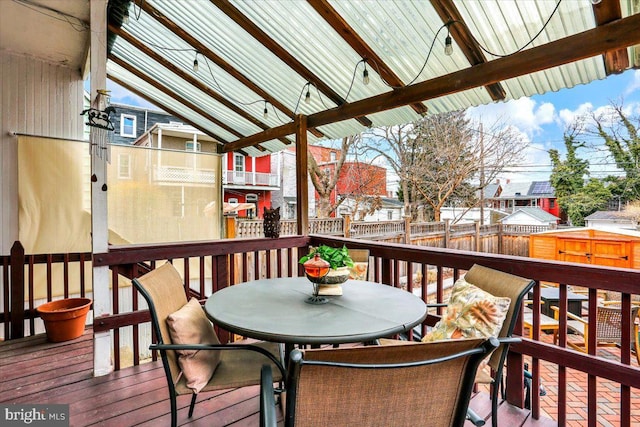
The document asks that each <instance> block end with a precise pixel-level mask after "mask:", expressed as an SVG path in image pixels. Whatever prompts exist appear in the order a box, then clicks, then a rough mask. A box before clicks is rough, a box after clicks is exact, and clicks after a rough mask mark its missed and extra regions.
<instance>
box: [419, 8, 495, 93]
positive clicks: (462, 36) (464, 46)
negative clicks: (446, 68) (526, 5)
mask: <svg viewBox="0 0 640 427" xmlns="http://www.w3.org/2000/svg"><path fill="white" fill-rule="evenodd" d="M431 5H432V6H433V8H434V9H435V11H436V13H437V14H438V15H439V16H440V19H442V22H445V23H447V22H453V24H452V25H450V26H449V33H450V34H451V37H452V38H453V39H454V40H455V41H456V44H457V45H458V47H459V48H460V50H461V51H462V54H463V55H464V56H465V57H466V58H467V61H469V64H471V65H478V64H482V63H485V62H487V58H486V56H484V53H483V52H482V49H480V46H478V43H477V42H476V41H475V39H474V37H473V35H472V34H471V33H470V32H469V28H468V27H467V25H466V24H465V23H464V20H463V19H462V15H461V14H460V11H459V10H458V8H457V7H456V5H455V4H453V2H452V1H451V0H431ZM484 88H485V89H486V90H487V92H489V96H491V99H493V100H494V101H500V100H503V99H504V98H505V97H506V95H507V93H506V92H505V90H504V88H503V87H502V85H501V84H500V83H493V84H490V85H485V87H484Z"/></svg>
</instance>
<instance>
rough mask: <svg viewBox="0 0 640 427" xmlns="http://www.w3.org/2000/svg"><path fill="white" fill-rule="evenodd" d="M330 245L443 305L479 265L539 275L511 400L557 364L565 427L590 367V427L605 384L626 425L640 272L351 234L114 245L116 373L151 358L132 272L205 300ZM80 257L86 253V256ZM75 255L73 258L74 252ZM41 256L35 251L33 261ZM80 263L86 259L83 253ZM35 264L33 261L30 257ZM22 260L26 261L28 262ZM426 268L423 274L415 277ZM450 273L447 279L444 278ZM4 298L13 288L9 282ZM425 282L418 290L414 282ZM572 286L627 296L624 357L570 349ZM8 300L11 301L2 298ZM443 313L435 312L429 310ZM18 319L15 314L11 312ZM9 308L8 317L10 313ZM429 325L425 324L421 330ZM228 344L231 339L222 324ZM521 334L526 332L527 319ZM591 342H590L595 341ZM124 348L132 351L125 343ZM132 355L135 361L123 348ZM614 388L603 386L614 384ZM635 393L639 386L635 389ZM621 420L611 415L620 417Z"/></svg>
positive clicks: (104, 326)
mask: <svg viewBox="0 0 640 427" xmlns="http://www.w3.org/2000/svg"><path fill="white" fill-rule="evenodd" d="M321 243H324V244H330V245H334V246H340V245H346V246H347V247H349V248H363V249H368V250H369V251H370V255H371V258H370V269H369V270H370V274H369V279H370V280H374V281H376V282H379V283H384V284H387V285H390V286H395V287H399V288H404V289H406V290H407V291H410V292H414V293H417V294H419V295H420V296H421V297H422V299H423V300H424V301H426V302H427V303H433V302H443V301H445V295H446V289H447V286H449V285H450V283H451V281H452V280H455V279H457V278H458V277H459V276H461V275H462V274H463V273H464V271H466V270H468V269H469V268H470V267H471V266H472V265H473V264H476V263H477V264H482V265H485V266H487V267H490V268H495V269H497V270H501V271H506V272H509V273H512V274H516V275H519V276H523V277H528V278H531V279H533V280H535V281H536V283H537V285H536V286H535V287H534V290H533V293H532V300H533V304H532V307H534V308H537V309H534V314H533V330H534V332H533V337H532V338H531V339H529V338H523V339H522V342H521V343H519V344H517V345H514V346H513V347H512V350H513V351H511V352H510V355H509V358H508V363H507V375H506V378H507V385H506V390H507V397H508V401H509V402H510V403H511V404H514V405H516V406H520V407H522V405H523V399H524V391H523V375H522V373H523V371H522V368H523V361H524V360H527V362H528V363H529V367H530V370H531V372H532V375H533V384H537V383H538V382H539V381H540V370H541V364H543V363H544V364H553V365H555V366H556V367H557V372H558V380H557V384H549V383H548V379H547V380H546V381H547V384H546V385H547V389H548V390H550V389H553V391H554V393H557V395H556V397H555V399H556V401H557V421H558V424H559V425H565V424H566V422H567V404H568V393H569V391H570V390H569V387H570V385H569V384H567V378H568V375H567V372H568V371H570V370H573V371H578V372H582V373H584V375H585V376H587V377H588V382H589V389H588V392H587V399H588V425H592V426H595V425H597V422H596V420H597V415H598V412H597V398H598V391H599V387H600V386H599V384H600V383H601V382H603V381H607V382H608V384H610V385H611V384H613V386H612V387H614V388H616V389H618V390H619V391H620V392H619V402H620V411H619V420H618V421H619V425H622V426H630V425H631V424H630V420H631V403H630V402H631V395H632V390H633V389H640V369H639V368H637V367H636V366H634V365H632V363H631V354H632V353H631V346H632V342H631V325H632V319H631V318H630V317H631V316H630V313H631V310H630V308H631V295H632V294H638V293H640V271H637V270H629V269H620V268H609V267H598V266H589V265H584V264H575V263H564V262H555V261H543V260H535V259H530V258H524V257H516V256H506V255H495V254H483V253H478V252H469V251H459V250H453V249H443V248H428V247H418V246H413V245H405V244H394V243H381V242H372V241H363V240H359V239H345V238H339V237H327V236H320V235H312V236H306V237H305V236H291V237H283V238H280V239H237V240H230V241H213V242H194V243H184V244H167V245H154V246H135V247H112V248H110V251H109V252H108V253H104V254H96V255H95V256H94V264H95V265H96V266H109V267H110V268H111V270H112V272H113V274H112V284H111V286H112V289H113V295H114V296H115V297H114V299H113V301H114V306H113V314H112V315H109V316H104V317H101V318H98V319H95V320H94V330H95V331H96V332H101V331H112V332H113V339H114V344H113V347H114V363H115V367H116V369H118V368H120V367H121V366H125V365H129V364H139V363H141V361H142V360H143V359H145V358H148V357H153V356H152V355H149V354H148V350H147V349H148V340H149V337H150V336H151V332H150V330H149V329H148V323H147V322H148V312H147V311H146V310H145V307H144V305H143V303H142V301H140V300H139V298H138V295H137V292H135V291H134V290H133V288H131V286H130V284H129V282H128V280H126V278H131V277H135V276H137V275H140V274H142V273H144V272H145V271H147V269H148V268H154V267H155V265H157V263H158V262H164V260H171V262H173V263H174V264H175V265H176V266H177V267H178V268H179V270H180V271H181V273H182V274H183V276H184V278H185V280H186V281H187V282H188V283H189V284H190V289H191V293H192V294H193V295H196V296H198V297H199V298H201V299H204V298H206V296H208V295H209V294H210V293H212V292H215V291H217V290H218V289H220V288H223V287H226V286H231V285H233V284H234V283H238V282H243V281H247V280H252V279H254V278H262V277H295V276H301V271H300V266H299V264H298V263H297V259H298V257H299V253H300V251H306V248H307V246H308V245H318V244H321ZM83 256H84V255H83ZM27 258H28V257H27ZM68 258H69V260H71V259H72V258H73V257H71V256H68ZM44 259H45V260H46V259H50V260H51V262H53V261H54V260H56V262H62V263H64V259H60V260H59V261H58V257H57V256H53V255H51V256H48V257H47V256H45V258H44ZM37 260H40V255H38V256H33V262H32V263H33V264H35V263H36V262H38V261H37ZM78 260H80V258H78ZM2 261H3V277H6V276H7V275H9V274H10V272H11V271H13V270H14V268H15V269H16V270H19V268H18V267H10V266H8V264H9V263H10V262H9V260H8V259H7V258H6V257H5V258H3V259H2ZM30 262H31V261H30ZM24 265H29V263H26V264H24ZM418 273H420V274H418ZM448 277H450V278H451V280H447V278H448ZM7 282H8V280H6V279H3V283H4V284H5V286H3V288H4V294H5V295H6V294H7V293H8V291H7V289H8V288H7V287H6V283H7ZM540 282H550V283H557V284H559V285H558V287H559V290H560V301H559V304H558V305H559V308H560V333H559V345H553V344H548V343H545V342H543V341H542V340H541V334H540V331H539V328H538V325H539V324H540V317H541V316H540V309H539V307H540V304H539V303H540V286H539V283H540ZM418 287H419V288H418ZM569 287H580V288H583V289H586V290H587V292H588V295H589V301H588V307H587V309H588V313H595V312H596V306H597V303H598V301H597V292H598V291H617V292H621V295H622V296H621V301H622V308H623V313H626V314H625V315H624V316H623V322H622V343H621V344H620V351H621V353H620V354H621V356H620V358H619V360H611V359H609V358H604V357H600V356H598V355H597V354H596V349H597V346H596V345H595V343H593V345H590V346H589V348H590V353H589V354H584V353H578V352H576V351H574V350H571V349H567V348H565V347H566V342H567V338H568V336H567V332H566V322H567V321H566V314H567V309H568V301H567V292H568V289H569ZM7 299H8V298H5V307H6V301H7ZM433 312H437V310H433ZM9 317H12V316H9ZM9 317H8V316H7V309H6V308H5V313H4V314H3V321H4V322H5V330H6V322H7V319H8V318H9ZM594 317H595V316H592V317H588V319H589V323H590V325H589V326H590V329H595V321H596V319H595V318H594ZM428 323H429V322H425V325H423V332H424V328H426V325H427V324H428ZM218 332H219V335H220V338H221V340H223V341H231V340H233V337H232V336H231V335H230V334H228V333H226V331H223V330H219V329H218ZM516 332H517V333H518V334H520V335H522V332H523V327H522V324H521V322H519V324H518V325H517V326H516ZM589 339H590V340H593V338H591V337H590V338H589ZM123 347H128V349H127V351H125V352H123V351H121V348H123ZM129 352H130V353H132V354H133V356H132V357H131V360H127V357H126V354H127V353H129ZM610 385H608V386H607V387H610ZM634 392H635V393H637V390H635V391H634ZM531 404H532V406H531V408H532V413H533V416H534V418H537V417H538V416H539V415H540V396H539V395H538V394H537V393H533V394H532V402H531ZM614 423H615V421H614Z"/></svg>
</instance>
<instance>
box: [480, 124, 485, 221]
mask: <svg viewBox="0 0 640 427" xmlns="http://www.w3.org/2000/svg"><path fill="white" fill-rule="evenodd" d="M484 187H485V184H484V133H483V131H482V122H480V225H484Z"/></svg>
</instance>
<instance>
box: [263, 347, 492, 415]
mask: <svg viewBox="0 0 640 427" xmlns="http://www.w3.org/2000/svg"><path fill="white" fill-rule="evenodd" d="M497 346H498V342H497V340H496V339H495V338H490V339H489V340H483V339H478V338H476V339H465V340H455V341H454V340H450V341H440V342H433V343H419V344H415V345H411V346H369V347H352V348H340V349H322V350H318V349H316V350H298V349H297V350H293V351H292V352H291V357H290V360H289V366H288V371H287V381H286V387H285V390H286V404H285V408H286V409H285V413H284V425H285V427H291V426H294V425H295V426H329V425H337V426H347V425H349V426H391V425H392V426H399V427H400V426H416V425H428V426H430V427H444V426H462V425H463V424H464V422H465V413H466V410H467V407H468V405H469V400H470V398H471V391H472V388H473V378H474V375H475V372H476V370H477V368H478V365H479V363H480V361H481V360H482V359H483V358H484V357H485V356H486V354H487V353H488V352H490V351H492V350H494V349H495V348H496V347H497ZM273 396H274V393H273V378H272V377H271V370H270V369H268V367H265V369H264V370H263V371H262V383H261V393H260V412H261V422H260V425H261V426H262V427H272V426H273V427H275V426H276V425H277V423H276V408H275V399H274V397H273Z"/></svg>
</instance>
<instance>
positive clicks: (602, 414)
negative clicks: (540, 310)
mask: <svg viewBox="0 0 640 427" xmlns="http://www.w3.org/2000/svg"><path fill="white" fill-rule="evenodd" d="M541 336H542V339H543V341H545V342H549V343H551V342H552V335H547V334H541ZM576 338H577V337H571V336H570V337H569V339H570V340H572V339H576ZM597 354H598V356H599V357H602V358H606V359H609V360H618V361H619V360H620V349H619V348H618V347H600V348H598V351H597ZM631 365H632V366H635V367H638V363H637V360H636V357H635V355H632V358H631ZM540 377H541V381H542V385H543V387H544V389H545V391H546V395H545V396H540V415H541V416H544V417H548V418H551V419H554V420H557V419H558V408H557V401H558V399H557V398H558V386H557V382H558V366H557V365H555V364H550V363H546V362H545V361H540ZM597 388H598V397H597V423H598V426H602V427H615V426H620V425H621V422H620V386H619V385H618V384H617V383H614V382H611V381H607V380H604V379H598V382H597ZM566 390H567V423H566V425H567V426H568V427H583V426H585V425H587V409H586V408H587V374H586V373H584V372H580V371H576V370H573V369H567V386H566ZM631 425H633V426H635V425H640V390H637V389H632V390H631Z"/></svg>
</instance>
